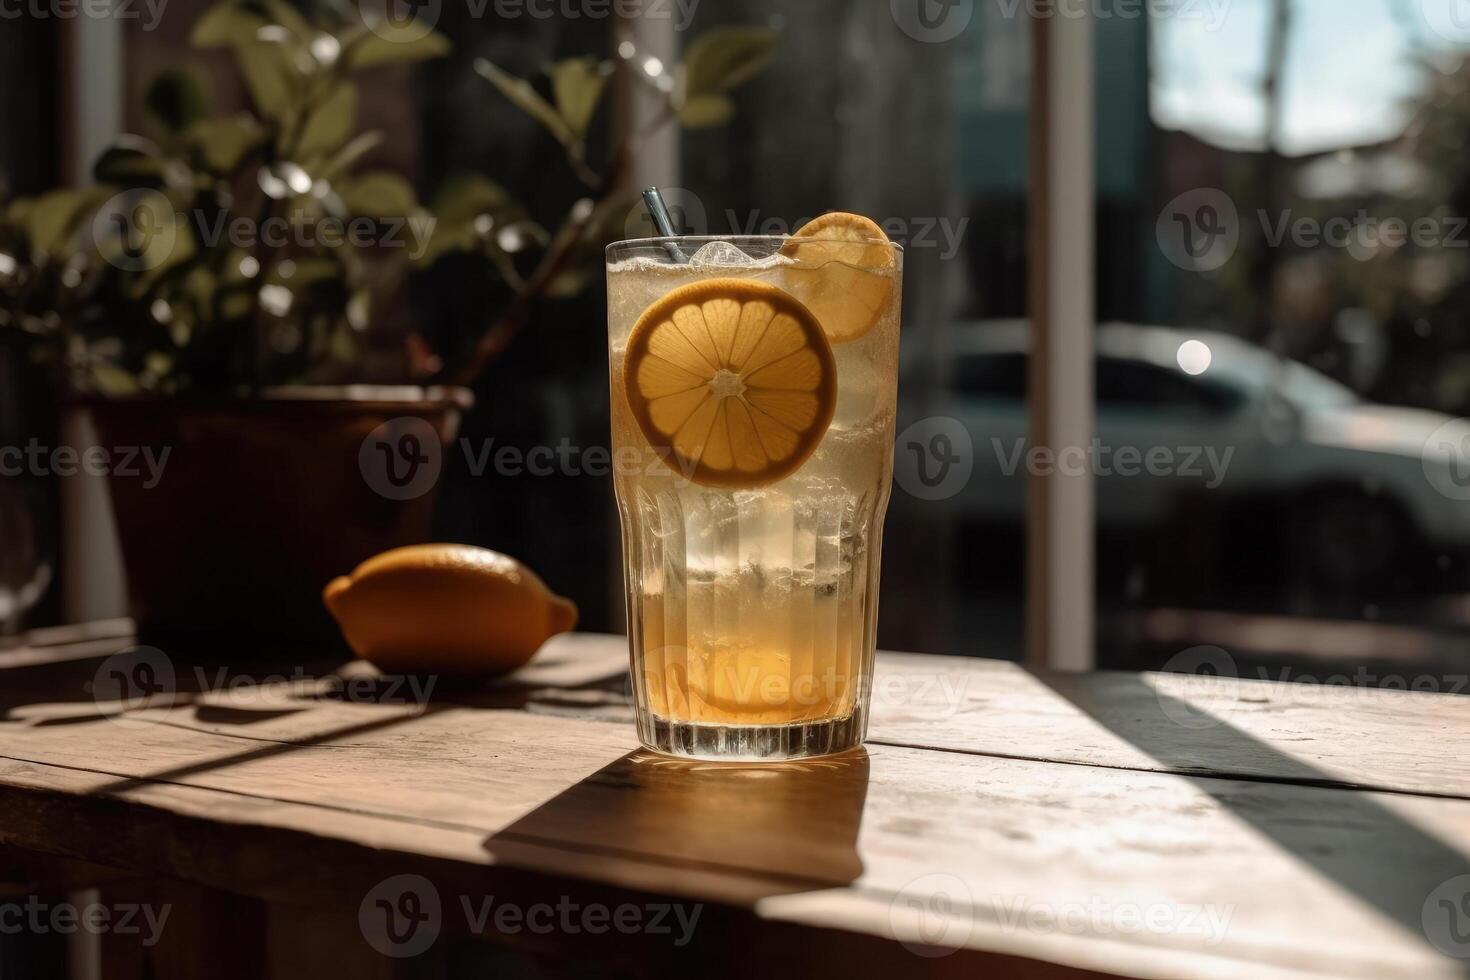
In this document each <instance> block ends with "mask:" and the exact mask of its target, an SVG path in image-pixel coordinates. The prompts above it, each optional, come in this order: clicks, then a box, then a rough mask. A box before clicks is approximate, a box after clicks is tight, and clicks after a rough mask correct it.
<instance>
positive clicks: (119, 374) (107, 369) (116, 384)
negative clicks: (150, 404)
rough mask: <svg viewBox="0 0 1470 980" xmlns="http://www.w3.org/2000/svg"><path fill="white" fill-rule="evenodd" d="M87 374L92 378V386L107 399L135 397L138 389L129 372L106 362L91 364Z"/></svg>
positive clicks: (135, 380) (135, 379)
mask: <svg viewBox="0 0 1470 980" xmlns="http://www.w3.org/2000/svg"><path fill="white" fill-rule="evenodd" d="M88 373H89V374H90V375H91V376H92V384H93V385H94V386H95V387H96V389H97V390H98V391H99V392H100V393H102V394H104V395H106V396H107V397H108V398H121V397H124V396H127V395H136V394H137V393H138V391H139V388H140V386H139V384H138V379H137V378H135V377H134V376H133V374H132V372H131V371H128V370H126V369H124V368H122V367H119V366H118V365H116V364H110V363H108V362H106V361H97V362H95V363H93V364H92V365H91V367H90V369H89V371H88Z"/></svg>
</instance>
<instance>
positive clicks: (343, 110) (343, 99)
mask: <svg viewBox="0 0 1470 980" xmlns="http://www.w3.org/2000/svg"><path fill="white" fill-rule="evenodd" d="M356 128H357V89H356V88H355V87H354V86H353V85H351V84H350V83H347V82H343V83H341V84H339V85H338V86H337V87H336V88H335V89H333V90H332V92H331V94H330V95H328V96H327V97H326V99H324V100H323V101H321V102H319V103H318V104H317V105H316V107H315V108H314V109H312V110H311V112H310V114H309V115H307V117H306V122H305V123H304V124H303V125H302V127H301V142H300V143H299V144H298V145H297V147H296V151H295V156H297V157H298V158H299V159H301V160H302V161H303V162H305V161H307V160H311V159H313V158H315V157H320V156H324V155H326V154H328V153H332V152H334V151H336V150H338V149H340V148H341V147H342V144H343V143H346V142H347V139H348V137H350V136H351V135H352V131H353V130H354V129H356Z"/></svg>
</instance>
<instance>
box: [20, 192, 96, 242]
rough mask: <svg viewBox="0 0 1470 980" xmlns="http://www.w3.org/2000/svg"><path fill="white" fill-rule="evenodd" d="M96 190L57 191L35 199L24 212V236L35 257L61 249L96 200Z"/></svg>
mask: <svg viewBox="0 0 1470 980" xmlns="http://www.w3.org/2000/svg"><path fill="white" fill-rule="evenodd" d="M96 198H97V193H96V192H95V191H86V190H59V191H51V192H50V193H48V194H42V195H41V196H40V197H37V198H35V199H34V200H33V201H32V203H31V207H30V212H29V214H27V215H26V235H27V237H28V239H29V241H30V246H31V254H32V256H34V257H36V258H40V257H41V256H48V255H56V254H59V253H60V252H62V251H63V250H64V248H65V246H66V244H67V243H68V241H69V240H70V239H71V236H72V233H73V232H74V231H75V230H76V227H77V225H78V223H79V222H80V221H81V219H82V218H83V216H84V215H85V214H86V212H87V211H88V210H90V209H91V207H92V206H93V205H94V204H95V203H96Z"/></svg>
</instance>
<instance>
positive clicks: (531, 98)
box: [475, 58, 581, 155]
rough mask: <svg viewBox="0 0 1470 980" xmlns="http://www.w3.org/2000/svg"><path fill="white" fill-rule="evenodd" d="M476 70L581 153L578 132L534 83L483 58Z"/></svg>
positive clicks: (561, 141)
mask: <svg viewBox="0 0 1470 980" xmlns="http://www.w3.org/2000/svg"><path fill="white" fill-rule="evenodd" d="M475 71H476V72H478V73H479V74H480V75H482V76H484V77H485V78H486V79H488V80H489V81H490V83H491V84H492V85H494V86H495V87H496V88H498V89H500V92H501V94H502V95H504V96H505V97H506V98H507V99H509V100H510V101H511V102H512V103H514V104H515V105H516V107H517V108H519V109H520V110H521V111H522V112H524V113H525V114H526V115H528V116H530V117H531V118H532V119H535V120H536V121H537V122H539V123H540V124H541V125H543V126H545V127H546V128H547V130H548V131H550V133H551V135H552V136H555V137H556V140H557V142H558V143H560V144H562V146H564V147H567V148H568V149H569V150H574V151H575V152H577V153H578V155H580V147H581V141H580V140H579V139H577V135H576V133H574V132H572V129H571V127H570V126H568V125H567V121H566V120H565V119H563V118H562V117H561V114H560V113H558V112H557V111H556V109H555V108H554V107H553V106H552V105H551V103H550V102H547V101H546V100H545V99H543V98H542V97H541V95H540V94H539V93H538V92H537V91H536V90H535V89H534V88H532V87H531V83H530V82H528V81H526V80H525V79H523V78H517V77H516V76H514V75H511V74H509V73H507V72H505V71H502V70H501V69H500V68H499V67H497V66H496V65H494V64H492V63H491V62H489V61H486V60H485V59H484V58H480V59H479V60H477V61H476V62H475Z"/></svg>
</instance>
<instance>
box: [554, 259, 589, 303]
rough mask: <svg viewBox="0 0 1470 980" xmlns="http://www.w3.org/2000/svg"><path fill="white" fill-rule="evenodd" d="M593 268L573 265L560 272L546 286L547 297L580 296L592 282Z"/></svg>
mask: <svg viewBox="0 0 1470 980" xmlns="http://www.w3.org/2000/svg"><path fill="white" fill-rule="evenodd" d="M592 276H593V270H592V269H590V268H588V267H587V266H585V265H581V266H572V267H570V268H565V269H562V270H561V271H560V272H558V273H557V274H556V275H555V276H554V277H552V280H551V282H550V283H548V284H547V286H546V298H547V299H571V298H572V297H573V296H580V295H581V294H582V292H583V291H584V290H586V288H587V287H588V286H589V285H591V283H592Z"/></svg>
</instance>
